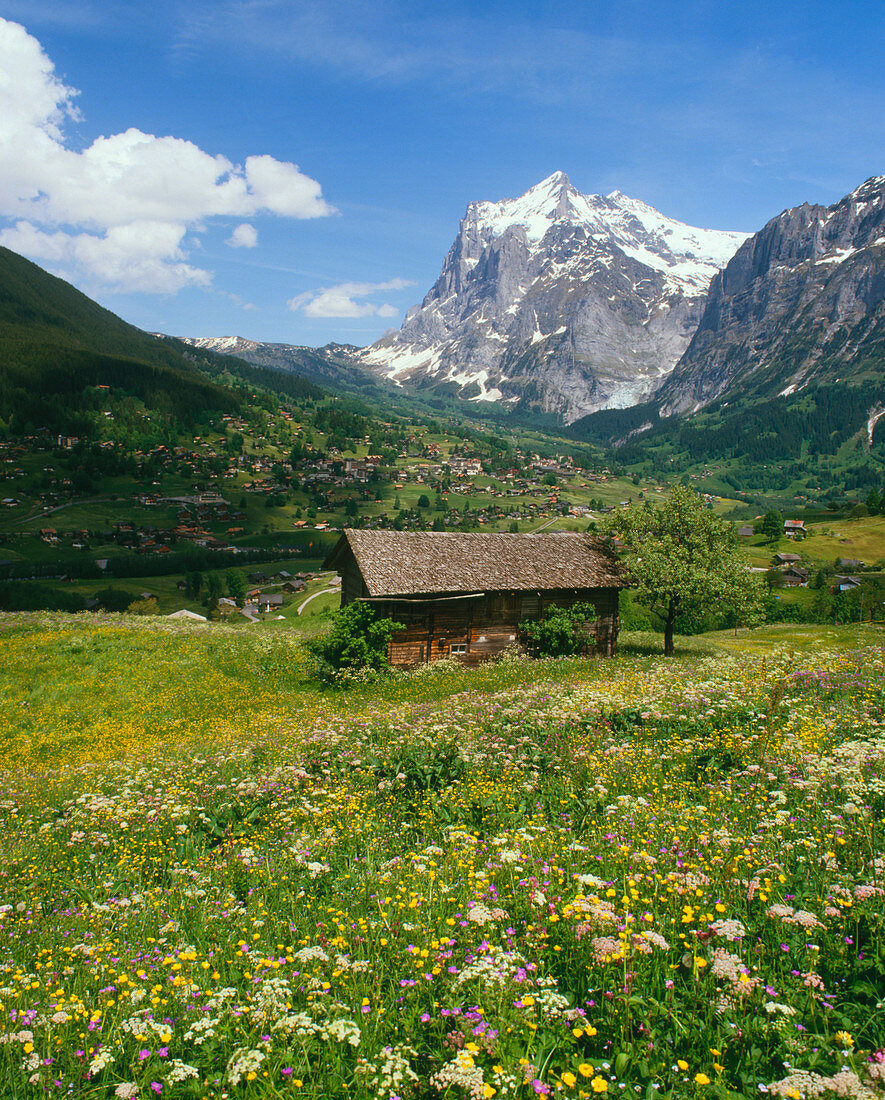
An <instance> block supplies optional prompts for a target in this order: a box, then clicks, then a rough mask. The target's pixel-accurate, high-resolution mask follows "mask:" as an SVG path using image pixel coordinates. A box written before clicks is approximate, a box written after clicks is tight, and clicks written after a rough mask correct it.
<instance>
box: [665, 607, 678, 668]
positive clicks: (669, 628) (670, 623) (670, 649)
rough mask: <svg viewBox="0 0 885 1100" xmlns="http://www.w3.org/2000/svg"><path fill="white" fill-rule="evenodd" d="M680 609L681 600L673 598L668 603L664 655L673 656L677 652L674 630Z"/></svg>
mask: <svg viewBox="0 0 885 1100" xmlns="http://www.w3.org/2000/svg"><path fill="white" fill-rule="evenodd" d="M678 610H679V600H678V599H675V598H674V599H672V600H670V602H669V604H667V621H666V623H665V624H664V656H665V657H672V656H673V654H674V653H675V652H676V649H675V646H674V645H673V630H674V627H675V625H676V612H677V611H678Z"/></svg>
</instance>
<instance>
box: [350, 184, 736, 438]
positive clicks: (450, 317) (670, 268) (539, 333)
mask: <svg viewBox="0 0 885 1100" xmlns="http://www.w3.org/2000/svg"><path fill="white" fill-rule="evenodd" d="M744 239H745V235H744V234H740V233H728V232H717V231H714V230H707V229H694V228H692V227H690V226H687V225H683V224H682V223H681V222H676V221H672V220H671V219H669V218H665V217H664V216H663V215H661V214H659V213H658V212H657V211H656V210H653V209H652V208H651V207H650V206H646V205H645V204H644V203H641V202H638V201H636V200H635V199H630V198H628V197H627V196H626V195H622V194H621V193H620V192H618V191H614V192H612V194H610V195H607V196H602V195H583V194H581V192H580V191H578V190H576V189H575V188H574V187H572V186H571V184H570V183H569V180H568V177H567V176H565V175H564V174H563V173H562V172H556V173H554V174H553V175H552V176H550V177H549V178H548V179H546V180H544V181H543V182H541V183H539V184H538V185H537V186H536V187H533V188H531V190H529V191H527V192H526V193H525V194H524V195H522V196H521V197H520V198H518V199H509V200H505V201H504V202H499V203H492V202H478V203H471V204H470V206H468V208H467V213H466V214H465V216H464V219H463V220H462V222H461V228H460V231H459V233H458V236H457V238H456V239H455V242H454V244H453V245H452V247H451V249H450V250H449V254H448V256H447V257H446V259H445V263H444V264H443V269H442V272H441V274H440V276H439V279H437V281H436V283H435V284H434V286H433V287H432V289H431V290H430V291H429V293H428V294H427V296H426V297H425V299H424V301H423V302H422V304H421V305H420V306H416V307H414V308H413V309H411V310H410V311H409V313H408V314H407V315H406V319H405V321H404V323H403V326H402V328H401V329H400V330H399V331H398V332H394V333H390V334H387V335H385V336H384V337H382V339H381V340H379V341H378V342H377V343H375V344H373V345H372V346H371V347H369V348H366V349H365V350H364V351H363V352H361V353H360V354H359V355H358V360H359V361H360V362H361V363H362V364H363V365H364V366H366V367H369V368H370V369H372V370H374V371H376V372H378V373H379V374H382V375H383V376H385V377H387V378H389V379H391V380H392V381H394V382H396V383H397V384H399V385H401V386H404V387H409V388H413V387H415V388H417V387H421V388H426V387H431V388H435V387H443V388H445V390H446V391H448V392H451V393H457V394H458V395H459V396H461V397H464V398H466V399H469V400H474V401H503V402H506V403H507V404H508V405H510V406H511V407H513V408H521V409H528V408H533V409H540V410H543V411H544V412H548V413H553V414H556V415H557V416H560V417H562V419H564V420H565V421H566V422H571V421H573V420H576V419H577V418H578V417H581V416H584V415H586V414H588V413H591V412H595V411H597V410H599V409H606V408H626V407H629V406H631V405H635V404H637V403H639V402H642V401H645V400H647V399H648V398H649V396H650V395H651V394H653V393H654V392H655V391H656V390H657V389H658V388H659V387H660V385H661V384H662V382H663V381H664V380H665V379H666V378H667V376H668V375H669V374H670V372H671V371H672V369H673V367H674V365H675V364H676V362H677V360H678V359H679V358H680V356H681V355H682V353H683V352H684V350H685V348H686V347H687V345H688V343H689V341H690V339H691V337H692V334H693V333H694V331H695V329H696V327H697V324H698V322H699V320H700V318H701V314H702V311H703V306H704V301H705V298H706V293H707V289H708V287H709V284H710V281H711V279H712V278H713V276H714V275H715V274H717V272H718V271H719V270H720V268H722V267H723V265H724V264H725V263H726V262H727V261H728V260H729V258H730V257H731V256H732V255H733V254H734V252H735V250H736V249H737V248H738V246H739V245H740V244H741V242H742V241H743V240H744Z"/></svg>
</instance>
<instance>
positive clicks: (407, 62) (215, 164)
mask: <svg viewBox="0 0 885 1100" xmlns="http://www.w3.org/2000/svg"><path fill="white" fill-rule="evenodd" d="M883 45H885V5H883V4H882V2H881V0H856V2H853V0H843V2H842V3H840V4H834V3H832V0H827V2H826V3H824V2H819V0H807V2H800V0H776V2H772V0H764V2H762V0H742V2H741V3H740V4H738V3H735V2H732V3H723V2H722V0H681V2H675V0H644V2H640V0H506V2H504V0H449V2H448V3H446V4H440V3H439V2H438V0H434V2H433V3H427V2H424V0H366V2H363V0H153V2H152V3H151V4H150V5H147V4H145V3H144V2H143V0H0V244H3V245H6V246H7V247H8V248H11V249H13V250H14V251H16V252H19V253H21V254H23V255H25V256H27V257H28V258H29V259H32V260H34V261H35V262H36V263H38V264H40V265H41V266H42V267H44V268H46V269H47V270H50V271H52V272H53V273H54V274H57V275H60V276H62V277H63V278H65V279H68V280H69V281H70V282H72V283H73V284H74V285H75V286H77V287H78V288H79V289H80V290H82V291H84V292H85V293H86V294H89V295H90V297H93V298H95V299H96V300H98V301H99V302H101V304H102V305H104V306H106V307H107V308H108V309H111V310H113V311H114V312H115V313H117V314H119V315H120V316H121V317H123V318H125V319H126V320H127V321H130V322H131V323H133V324H135V325H138V326H140V327H141V328H144V329H147V330H148V331H151V332H165V333H170V334H173V335H178V336H233V335H239V336H244V337H246V338H248V339H254V340H267V341H274V342H282V343H289V344H304V345H308V346H319V345H322V344H325V343H328V342H330V341H338V342H341V343H351V344H357V345H365V344H369V343H371V342H372V341H374V340H375V339H377V338H378V337H379V336H380V335H381V334H382V333H383V332H384V331H386V330H387V329H389V328H391V327H398V326H399V324H400V323H401V321H402V317H403V314H404V313H405V310H406V309H407V308H408V307H409V306H411V305H413V304H415V303H417V302H420V301H421V299H422V298H423V297H424V294H425V293H426V292H427V290H428V289H429V288H430V287H431V286H432V284H433V283H434V281H435V280H436V277H437V275H438V274H439V270H440V267H441V264H442V261H443V258H444V256H445V254H446V252H447V251H448V249H449V247H450V245H451V243H452V241H453V240H454V237H455V235H456V233H457V231H458V222H459V219H460V218H461V217H463V215H464V211H465V209H466V206H467V204H468V203H469V202H471V201H478V200H496V201H497V200H500V199H504V198H508V197H515V196H517V195H520V194H521V193H522V192H524V191H526V190H527V189H528V188H529V187H531V186H533V185H534V184H536V183H538V182H539V181H540V180H542V179H544V178H545V177H547V176H549V175H550V174H551V173H552V172H554V171H564V172H566V173H567V174H568V176H569V177H570V179H571V181H572V183H573V184H574V185H575V186H576V187H577V188H578V189H579V190H581V191H583V192H585V193H588V194H590V193H595V194H607V193H608V192H610V191H613V190H615V189H617V190H620V191H622V192H624V193H625V194H627V195H630V196H631V197H633V198H637V199H641V200H642V201H643V202H646V203H649V204H650V205H652V206H654V207H656V208H657V209H658V210H659V211H661V213H663V214H665V215H667V216H668V217H671V218H677V219H679V220H681V221H683V222H687V223H688V224H690V225H695V226H701V227H704V228H711V229H728V230H740V231H744V232H754V231H755V230H757V229H759V228H761V227H762V226H763V225H764V224H765V222H767V221H768V220H769V219H770V218H771V217H773V216H775V215H776V214H778V213H779V212H780V211H781V210H783V209H785V208H787V207H790V206H796V205H798V204H800V203H802V202H806V201H807V202H814V203H823V204H830V203H833V202H835V201H837V200H838V199H840V198H841V197H842V196H843V195H845V194H846V193H847V192H849V191H851V190H853V189H854V188H855V187H857V186H858V185H859V184H860V183H861V182H862V181H863V180H865V179H867V178H868V177H870V176H873V175H881V174H883V173H885V110H883V105H885V96H883V92H885V66H883V65H882V63H881V57H882V48H883Z"/></svg>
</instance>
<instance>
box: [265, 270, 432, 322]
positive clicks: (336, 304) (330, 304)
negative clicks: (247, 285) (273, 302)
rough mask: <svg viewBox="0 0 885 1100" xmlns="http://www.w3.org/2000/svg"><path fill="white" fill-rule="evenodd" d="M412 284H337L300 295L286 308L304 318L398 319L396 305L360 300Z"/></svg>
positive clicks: (407, 282)
mask: <svg viewBox="0 0 885 1100" xmlns="http://www.w3.org/2000/svg"><path fill="white" fill-rule="evenodd" d="M413 285H414V283H412V281H411V280H409V279H390V280H389V281H388V282H386V283H338V285H337V286H328V287H320V289H319V290H309V291H307V292H306V293H304V294H297V295H296V296H295V297H294V298H290V299H289V301H288V302H287V303H286V305H287V306H288V307H289V309H291V310H292V311H293V312H296V311H298V310H300V311H301V312H302V313H303V314H304V316H305V317H396V316H397V315H398V314H399V310H398V309H397V308H396V306H392V305H390V304H389V303H386V302H385V303H382V304H378V303H376V302H364V301H360V300H359V299H362V298H369V297H372V296H373V295H375V294H380V293H382V292H383V291H385V290H404V289H405V288H406V287H407V286H413Z"/></svg>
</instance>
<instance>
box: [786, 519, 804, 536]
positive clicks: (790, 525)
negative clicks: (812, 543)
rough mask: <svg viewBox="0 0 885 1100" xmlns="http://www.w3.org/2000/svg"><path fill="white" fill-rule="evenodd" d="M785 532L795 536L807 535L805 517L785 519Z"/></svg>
mask: <svg viewBox="0 0 885 1100" xmlns="http://www.w3.org/2000/svg"><path fill="white" fill-rule="evenodd" d="M784 534H785V535H793V536H794V537H798V536H804V535H807V534H808V532H807V531H806V530H805V520H804V519H785V520H784Z"/></svg>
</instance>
